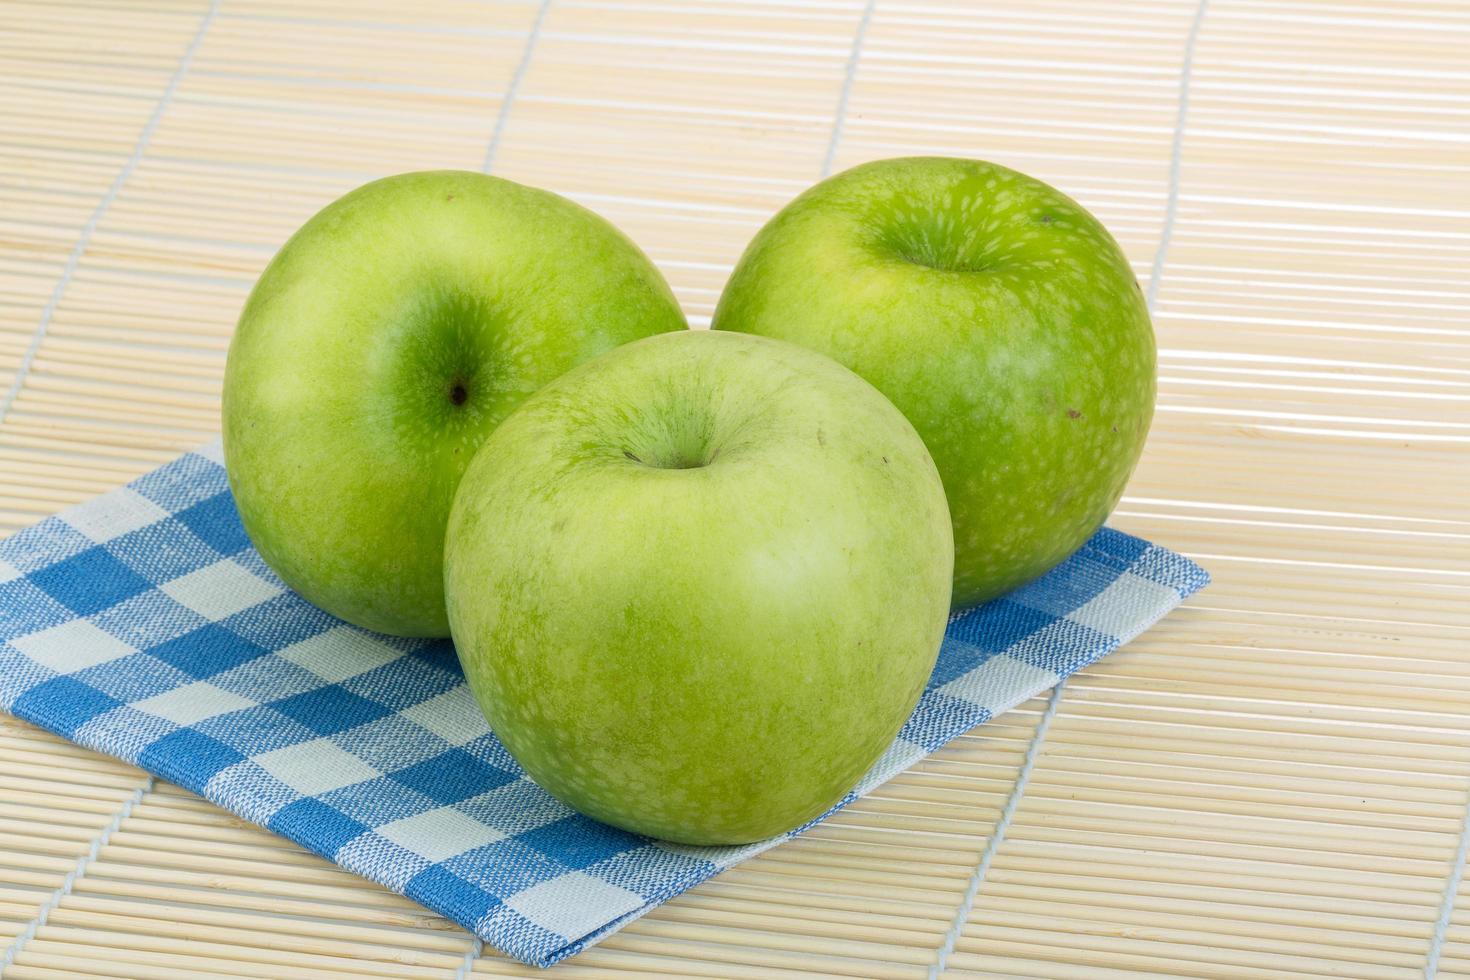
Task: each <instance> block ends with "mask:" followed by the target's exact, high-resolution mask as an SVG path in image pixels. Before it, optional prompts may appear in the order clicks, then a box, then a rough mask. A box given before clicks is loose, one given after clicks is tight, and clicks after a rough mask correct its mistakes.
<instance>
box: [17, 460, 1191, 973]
mask: <svg viewBox="0 0 1470 980" xmlns="http://www.w3.org/2000/svg"><path fill="white" fill-rule="evenodd" d="M1207 581H1208V576H1206V574H1205V573H1204V571H1203V570H1201V569H1200V568H1199V567H1198V566H1197V565H1195V564H1194V563H1193V562H1190V561H1189V560H1187V559H1185V558H1182V557H1180V556H1179V555H1176V554H1174V553H1172V552H1169V551H1166V550H1164V549H1162V548H1158V547H1155V546H1153V545H1151V544H1149V543H1148V542H1146V541H1141V540H1139V539H1138V538H1134V537H1130V536H1128V535H1126V534H1121V533H1119V532H1117V531H1112V530H1107V529H1105V530H1102V531H1099V532H1098V533H1097V535H1096V536H1095V537H1093V539H1092V540H1091V541H1089V542H1088V543H1087V545H1086V546H1084V547H1083V548H1082V550H1081V551H1079V552H1078V553H1077V554H1076V555H1074V556H1073V557H1072V558H1071V559H1069V560H1068V561H1067V562H1066V563H1065V564H1063V565H1062V566H1061V567H1060V568H1057V569H1056V570H1055V571H1053V572H1051V573H1050V574H1049V575H1047V576H1045V577H1044V578H1042V579H1041V580H1039V581H1037V582H1034V583H1032V584H1031V585H1028V586H1026V587H1024V588H1022V589H1020V590H1018V591H1016V592H1014V593H1012V594H1011V595H1009V596H1007V597H1005V598H1003V599H999V600H997V601H995V602H992V603H989V604H987V605H985V606H983V607H980V608H978V609H974V610H971V611H969V612H966V613H964V614H962V615H959V616H957V617H955V618H954V619H953V620H952V621H951V622H950V625H949V632H948V635H947V637H946V639H945V643H944V648H943V651H942V652H941V654H940V656H939V663H938V665H937V666H936V667H935V668H934V676H933V678H932V679H931V680H930V682H929V687H928V690H927V691H926V692H925V694H924V696H923V699H922V700H921V701H920V702H919V706H918V708H917V709H916V710H915V712H914V715H913V717H912V718H911V719H910V720H909V722H908V724H907V725H905V727H904V729H903V731H902V732H901V733H900V735H899V738H898V740H897V741H896V742H894V744H893V747H892V748H890V749H889V750H888V752H887V754H886V755H884V757H883V758H882V759H881V760H879V762H878V764H877V765H876V766H875V767H874V768H873V770H872V772H870V773H869V774H868V775H867V777H866V778H864V780H863V781H862V783H861V785H859V786H858V787H857V788H856V789H855V790H854V791H853V792H852V793H851V794H850V795H849V796H848V797H847V799H846V800H844V801H843V803H842V804H839V807H840V806H842V805H843V804H845V803H847V802H848V801H850V800H852V799H854V798H855V797H857V796H860V795H862V794H863V793H866V792H868V791H869V790H871V789H873V788H874V787H876V786H878V785H879V784H880V783H882V782H883V781H885V780H886V779H888V778H890V777H892V776H893V775H895V774H897V773H898V772H899V771H901V770H902V769H904V768H905V767H907V766H909V765H911V764H912V763H914V762H915V761H916V760H918V759H920V758H922V757H923V756H924V755H926V754H928V753H929V752H932V751H933V750H934V749H936V748H938V747H939V746H940V745H942V744H943V743H944V742H946V741H948V740H949V739H951V738H953V737H955V736H956V735H959V734H960V733H961V732H964V731H966V730H967V729H969V728H971V727H973V726H974V725H977V724H979V723H980V722H983V721H985V720H986V719H988V718H990V717H991V716H992V715H994V714H996V713H998V712H1001V711H1004V710H1005V709H1007V708H1009V707H1011V706H1013V705H1015V704H1017V703H1019V702H1021V701H1024V700H1026V699H1027V698H1029V697H1031V696H1032V695H1034V694H1036V693H1038V692H1040V691H1042V690H1045V689H1046V688H1048V687H1051V686H1052V685H1054V684H1055V683H1056V682H1057V681H1058V680H1059V679H1060V678H1062V677H1065V676H1067V675H1068V674H1070V673H1072V672H1073V671H1075V670H1077V669H1078V668H1080V667H1083V666H1085V665H1087V664H1089V663H1091V662H1093V661H1094V660H1096V659H1098V658H1099V657H1101V656H1102V655H1104V654H1105V653H1107V652H1108V651H1110V650H1112V649H1113V648H1114V647H1116V646H1118V644H1119V643H1121V642H1123V641H1125V640H1128V639H1130V638H1132V637H1133V636H1135V635H1137V634H1138V633H1140V632H1141V631H1142V630H1144V629H1145V628H1147V627H1148V626H1149V625H1151V624H1152V623H1153V622H1155V621H1156V620H1157V619H1158V618H1159V617H1160V616H1162V615H1163V614H1164V613H1166V612H1167V611H1168V610H1170V609H1172V608H1173V607H1174V606H1175V605H1177V604H1178V603H1179V601H1180V600H1181V599H1182V598H1183V597H1185V596H1187V595H1189V594H1190V593H1191V592H1193V591H1195V590H1196V589H1198V588H1200V587H1201V586H1203V585H1204V584H1205V583H1206V582H1207ZM0 708H4V709H5V710H7V711H9V712H11V713H12V714H14V715H16V716H18V717H20V718H24V719H26V720H27V721H31V722H34V723H35V724H37V725H40V726H41V727H43V728H48V729H50V730H51V731H54V732H57V733H59V734H61V735H64V736H66V737H67V738H70V739H72V740H74V741H76V742H78V743H80V744H82V745H85V746H88V747H89V748H93V749H96V750H98V751H101V752H106V753H108V754H110V755H114V756H117V757H118V758H120V759H124V760H126V761H128V762H130V763H134V764H136V765H139V766H141V767H143V768H144V769H147V770H149V771H151V772H153V773H156V774H157V775H159V776H162V777H163V778H165V779H169V780H172V781H174V782H176V783H178V784H180V785H182V786H185V787H188V788H189V789H191V790H193V791H194V792H196V793H200V794H202V795H204V796H206V797H208V798H209V799H211V800H213V801H214V802H215V803H218V804H219V805H220V806H223V807H225V808H226V809H229V810H232V811H234V812H235V813H237V814H239V815H240V816H242V817H244V818H246V819H247V820H252V821H254V822H256V823H258V824H261V825H263V826H265V827H268V828H270V829H271V830H274V831H276V832H277V833H280V834H283V835H285V836H286V837H289V838H291V839H292V840H294V841H296V842H297V843H299V844H301V845H303V846H305V847H308V848H310V849H311V850H313V851H315V852H317V853H318V854H322V855H324V856H326V857H328V858H331V859H332V860H333V861H336V862H337V863H338V864H340V865H341V866H342V867H344V868H347V869H349V870H351V871H354V872H357V873H358V874H361V875H365V876H366V877H368V878H371V879H373V880H374V881H377V882H381V883H382V884H384V885H386V886H388V887H389V888H392V889H394V890H395V891H399V892H402V893H403V894H405V895H407V896H408V897H410V898H412V899H414V900H415V901H418V902H421V903H422V904H424V905H426V906H428V907H429V908H431V909H433V910H435V911H436V912H440V913H442V914H444V915H445V916H448V917H449V918H451V919H453V920H454V921H456V922H458V923H460V924H462V925H464V926H465V927H466V928H468V929H471V930H473V931H474V932H475V933H477V934H478V935H480V936H481V937H482V938H484V939H485V940H487V941H488V942H490V943H491V944H493V945H495V946H498V947H499V948H501V949H503V950H505V951H506V952H507V953H509V954H511V955H512V956H514V957H516V958H518V959H520V960H523V961H525V962H527V963H533V964H538V965H543V966H544V965H549V964H551V963H554V962H556V961H557V960H560V959H562V958H563V957H565V956H569V955H571V954H572V953H575V952H577V951H578V950H580V949H582V948H583V947H585V946H587V945H588V944H590V943H593V942H596V941H597V940H598V939H600V938H602V937H603V936H606V935H607V934H609V933H610V932H613V931H614V930H616V929H618V928H619V927H620V926H622V925H624V924H626V923H627V922H629V921H631V920H632V919H635V918H637V917H638V916H639V915H641V914H642V913H644V912H646V911H648V910H649V909H651V908H653V907H655V906H657V905H658V904H660V903H661V902H664V901H667V900H668V899H669V898H671V897H672V896H674V895H677V894H678V893H679V892H681V891H683V890H684V889H686V888H689V887H690V886H691V885H694V884H697V883H698V882H701V881H703V880H704V879H706V878H709V877H710V876H712V875H714V874H717V873H718V872H719V871H721V870H722V869H724V868H727V867H729V866H730V865H732V864H735V863H736V862H738V861H740V860H743V859H744V858H747V857H749V856H751V855H753V854H756V853H758V852H759V851H761V850H764V849H765V848H768V847H771V846H773V845H774V844H776V843H779V842H780V840H782V839H784V838H777V839H775V840H771V841H765V842H762V843H759V844H753V845H749V846H745V847H724V848H691V847H679V846H672V845H668V844H661V843H657V842H655V841H651V840H648V839H645V838H640V837H636V836H634V835H632V834H628V833H624V832H623V831H620V830H615V829H613V828H611V827H608V826H605V825H603V824H600V823H597V822H595V821H593V820H590V819H588V818H586V817H583V816H581V815H579V814H577V813H574V812H573V811H571V810H569V809H567V808H566V807H564V806H562V805H561V804H560V803H558V802H556V801H555V800H553V799H552V798H551V797H550V796H548V795H547V794H546V793H545V792H543V791H542V790H541V789H540V788H538V787H537V786H536V785H535V784H534V783H532V782H531V781H530V780H529V779H528V778H526V776H525V774H524V773H523V772H522V771H521V769H520V767H518V766H517V765H516V764H515V762H514V761H513V760H512V759H511V757H510V756H509V755H508V754H507V753H506V751H505V749H504V748H503V747H502V746H501V745H500V743H499V742H498V741H496V739H495V736H493V735H492V734H491V733H490V731H489V729H488V728H487V727H486V724H485V721H484V718H483V717H482V716H481V714H480V712H479V709H478V708H477V707H476V705H475V702H474V700H473V699H472V698H471V696H470V693H469V689H468V688H467V687H466V686H465V684H464V678H463V676H462V675H461V673H460V670H459V665H458V663H457V662H456V660H455V656H454V650H453V648H452V647H451V646H450V644H449V643H448V642H444V641H438V642H427V641H420V640H402V639H396V638H392V637H385V636H379V635H376V634H372V633H367V632H364V631H363V630H359V629H356V628H354V627H351V626H348V625H346V624H344V623H342V622H341V621H339V620H336V619H334V618H332V617H331V616H329V615H327V614H326V613H324V612H322V611H320V610H319V609H316V608H315V607H314V606H312V605H310V604H309V603H307V602H306V601H305V600H303V599H301V598H300V597H298V596H296V595H295V594H294V593H292V592H290V591H289V590H287V589H286V587H285V586H284V585H283V584H282V583H281V580H280V579H278V578H277V577H276V576H275V575H274V574H272V573H271V571H270V569H269V568H267V567H266V566H265V564H264V563H263V562H262V561H261V559H260V556H259V555H257V554H256V553H255V551H254V549H252V548H251V547H250V542H249V540H248V539H247V538H246V537H245V532H244V531H243V530H242V529H241V527H240V521H239V518H238V516H237V515H236V512H235V507H234V504H233V502H232V500H231V498H230V494H229V490H228V488H227V486H226V482H225V471H224V467H223V466H222V465H221V457H220V453H219V448H218V444H215V445H213V446H209V447H206V448H204V449H202V450H200V451H199V452H197V453H190V454H188V455H186V456H183V457H181V458H180V459H178V460H176V461H174V462H172V463H170V464H168V465H167V466H164V467H162V468H161V469H158V470H155V471H154V472H152V473H149V474H148V475H146V476H144V477H142V478H141V479H139V480H137V481H136V482H134V483H132V484H131V485H129V486H128V487H126V488H124V489H122V490H118V491H115V492H113V493H110V494H107V495H105V496H102V497H98V498H96V499H94V500H91V501H88V502H87V503H84V504H81V505H80V506H77V507H73V508H71V509H70V510H68V511H65V512H64V513H62V514H60V515H58V516H56V517H51V518H48V519H46V520H44V521H42V522H41V523H40V524H38V525H36V526H35V527H32V528H29V529H27V530H25V531H22V532H20V533H19V534H17V535H15V536H14V537H12V538H10V539H8V540H6V541H4V542H0ZM787 836H790V835H787Z"/></svg>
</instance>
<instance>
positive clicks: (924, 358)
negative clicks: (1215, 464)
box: [713, 157, 1155, 607]
mask: <svg viewBox="0 0 1470 980" xmlns="http://www.w3.org/2000/svg"><path fill="white" fill-rule="evenodd" d="M713 326H714V328H715V329H717V330H732V331H743V332H747V333H753V334H761V335H764V336H768V337H777V338H780V339H783V340H789V341H794V342H796V343H799V344H802V345H804V346H807V347H811V348H812V349H814V350H818V351H821V352H823V353H825V354H827V355H828V356H830V357H833V358H836V359H837V360H838V361H840V362H842V363H843V364H845V365H847V366H848V367H849V368H851V369H852V370H854V371H856V372H857V373H858V374H860V375H862V376H863V377H864V378H866V379H867V380H868V381H870V382H872V383H873V385H874V386H875V387H877V388H878V390H880V391H882V392H883V393H884V394H885V395H887V396H888V397H889V398H890V399H891V400H892V401H893V403H894V404H895V405H897V406H898V407H899V409H901V410H902V411H903V413H904V414H905V415H906V416H908V419H909V421H910V422H912V423H913V424H914V428H916V429H917V430H918V431H919V434H920V435H921V436H923V437H924V442H925V444H926V445H927V446H928V447H929V451H930V452H931V453H932V454H933V456H934V461H935V463H936V464H937V465H938V467H939V472H940V475H941V476H942V477H943V478H944V487H945V491H946V493H947V494H948V497H949V505H950V513H951V515H952V517H953V520H954V530H955V581H954V601H955V605H956V606H957V607H963V606H969V605H973V604H975V603H978V602H983V601H985V600H988V599H992V598H994V597H996V596H998V595H1001V594H1002V593H1004V592H1007V591H1009V590H1011V589H1013V588H1015V587H1016V586H1018V585H1020V584H1022V583H1024V582H1026V581H1028V580H1030V579H1033V578H1035V577H1036V576H1038V575H1040V574H1042V573H1044V572H1045V571H1047V570H1048V569H1050V568H1051V567H1052V566H1054V565H1056V564H1057V563H1058V562H1060V561H1061V560H1062V559H1064V558H1066V557H1067V556H1068V555H1069V554H1071V553H1072V552H1073V551H1075V550H1076V549H1077V548H1078V547H1079V546H1081V544H1082V543H1083V542H1084V541H1086V540H1087V539H1088V537H1090V536H1091V535H1092V533H1093V532H1094V531H1095V530H1097V528H1098V527H1099V525H1101V524H1102V522H1103V520H1104V519H1105V518H1106V517H1107V515H1108V513H1109V512H1110V511H1111V510H1112V509H1113V506H1114V505H1115V504H1116V503H1117V502H1118V498H1119V497H1120V496H1121V495H1122V493H1123V486H1124V484H1125V483H1126V482H1127V480H1128V477H1129V475H1130V474H1131V473H1132V471H1133V468H1134V466H1135V465H1136V464H1137V462H1138V458H1139V455H1140V453H1141V452H1142V450H1143V443H1144V438H1145V437H1146V436H1147V434H1148V428H1149V423H1150V421H1151V419H1152V417H1153V406H1154V389H1155V352H1154V335H1153V327H1152V325H1151V324H1150V321H1149V315H1148V309H1147V307H1146V305H1145V303H1144V298H1143V295H1142V293H1141V291H1140V290H1139V288H1138V282H1137V280H1136V279H1135V278H1134V275H1133V272H1132V270H1131V269H1130V268H1129V266H1128V261H1127V259H1126V258H1125V257H1124V255H1123V252H1122V250H1121V249H1120V248H1119V247H1118V244H1117V242H1115V241H1114V240H1113V238H1112V236H1110V235H1109V234H1108V232H1107V230H1106V229H1104V228H1103V226H1102V225H1101V224H1100V223H1099V222H1098V221H1097V219H1096V218H1094V217H1093V216H1092V215H1091V214H1089V213H1088V212H1087V211H1085V210H1084V209H1083V208H1082V206H1081V205H1079V204H1077V203H1076V202H1075V201H1073V200H1072V199H1071V198H1069V197H1067V196H1066V195H1064V194H1062V193H1061V192H1060V191H1057V190H1056V189H1055V188H1052V187H1050V186H1048V185H1047V184H1044V183H1042V182H1041V181H1039V180H1035V179H1033V178H1031V177H1027V176H1025V175H1024V174H1020V173H1017V172H1016V171H1013V170H1008V169H1006V168H1005V167H1001V166H997V165H995V164H992V163H985V162H981V161H978V160H961V159H950V158H944V157H909V158H899V159H892V160H881V161H877V162H874V163H869V164H864V165H861V166H858V167H855V168H853V169H852V170H848V171H846V172H844V173H841V174H838V175H837V176H835V177H832V178H830V179H828V180H825V181H823V182H822V183H820V184H817V185H816V186H814V187H812V188H811V189H809V190H807V191H806V192H805V193H804V194H802V195H801V196H800V197H798V198H796V200H794V201H792V202H791V203H790V204H789V205H787V206H786V207H785V208H784V209H783V210H782V211H781V212H780V213H778V214H777V215H776V216H775V217H774V218H772V219H771V221H770V222H769V223H768V224H767V225H766V226H765V227H764V228H762V229H761V230H760V232H759V233H758V234H757V235H756V237H755V239H754V240H753V241H752V242H751V243H750V245H749V247H748V248H747V249H746V251H745V253H744V255H743V256H742V257H741V259H740V261H739V263H738V264H737V266H736V268H735V271H734V272H733V274H732V275H731V277H730V281H729V283H728V285H726V287H725V291H724V293H723V295H722V296H721V298H720V302H719V305H718V307H717V309H716V311H715V315H714V320H713Z"/></svg>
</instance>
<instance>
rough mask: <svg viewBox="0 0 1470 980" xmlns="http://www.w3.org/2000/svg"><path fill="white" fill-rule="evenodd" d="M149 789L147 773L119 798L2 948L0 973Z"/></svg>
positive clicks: (68, 893)
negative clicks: (99, 828) (108, 817)
mask: <svg viewBox="0 0 1470 980" xmlns="http://www.w3.org/2000/svg"><path fill="white" fill-rule="evenodd" d="M152 789H153V777H152V776H149V777H148V778H147V779H145V780H144V781H143V785H142V786H139V787H138V788H137V789H135V790H133V792H132V793H131V794H130V795H129V796H128V798H127V799H126V800H124V801H123V805H122V806H120V807H118V809H117V812H116V813H114V814H113V815H112V819H111V820H109V821H107V826H105V827H103V828H102V831H101V832H100V833H99V834H98V835H97V836H96V837H93V838H92V846H91V847H89V848H87V853H86V854H83V855H82V856H81V857H79V858H77V866H76V867H74V868H72V869H71V870H70V871H68V872H67V873H66V877H65V878H63V879H61V884H60V885H59V886H57V888H56V890H55V891H53V892H52V893H51V896H50V897H49V898H47V899H46V901H44V902H42V903H41V907H40V908H39V909H37V910H36V917H35V918H33V919H32V920H31V921H30V922H28V923H27V924H26V927H25V928H24V929H22V930H21V931H20V934H19V935H17V936H16V937H15V939H13V940H12V941H11V943H10V945H9V946H7V947H6V948H5V952H4V953H3V954H0V976H3V975H4V973H5V971H6V970H8V969H9V968H10V965H11V964H12V963H14V962H15V958H16V957H17V956H19V955H20V953H21V950H23V949H25V947H26V944H27V943H29V942H30V941H31V940H32V939H34V938H36V933H37V932H38V931H39V930H40V928H41V927H42V926H44V925H45V924H46V919H47V918H48V917H49V916H50V915H51V913H52V912H54V911H56V907H57V906H58V905H60V904H61V900H62V899H64V898H66V896H68V895H70V894H71V890H72V888H73V887H75V886H76V883H77V879H78V878H81V877H82V876H84V875H85V874H86V873H87V868H88V867H89V866H90V865H91V864H92V862H93V861H95V860H97V855H99V854H101V853H102V848H104V847H106V846H107V842H108V841H109V840H111V839H112V835H113V834H115V833H117V829H118V828H119V827H121V826H122V825H123V821H124V820H126V819H127V818H128V814H130V813H132V812H133V808H134V807H135V806H137V805H138V804H139V803H140V802H141V801H142V799H143V797H145V796H147V795H148V793H149V791H150V790H152Z"/></svg>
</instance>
